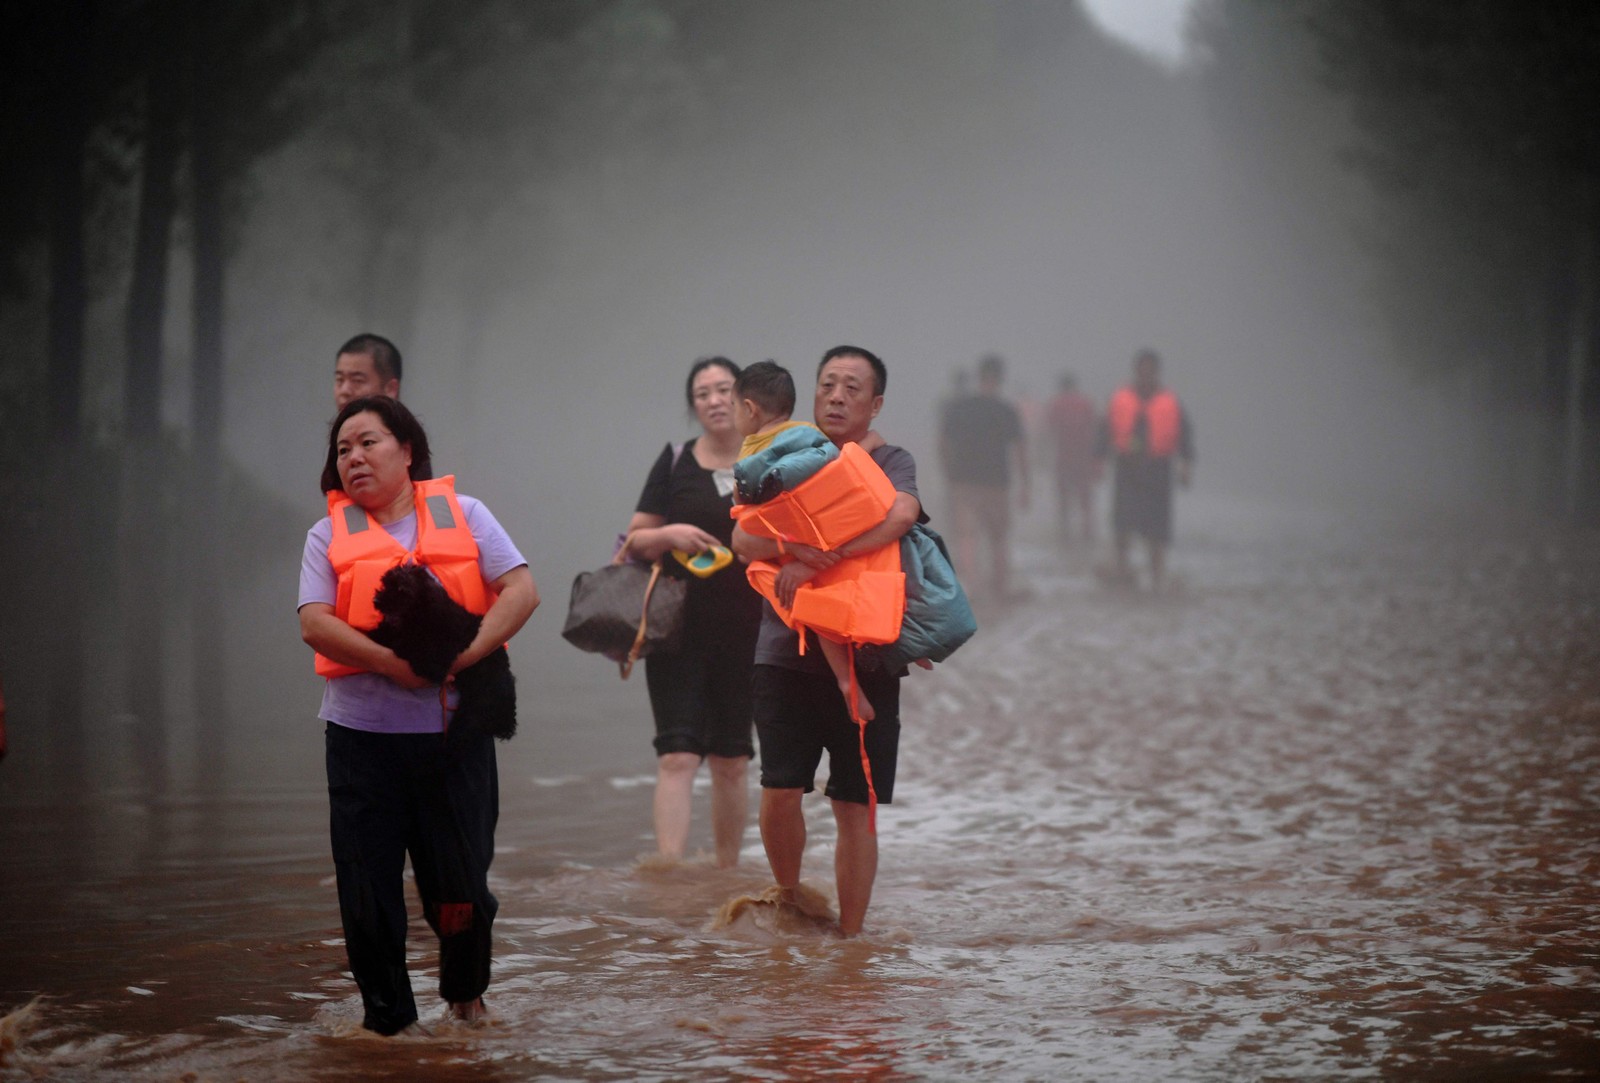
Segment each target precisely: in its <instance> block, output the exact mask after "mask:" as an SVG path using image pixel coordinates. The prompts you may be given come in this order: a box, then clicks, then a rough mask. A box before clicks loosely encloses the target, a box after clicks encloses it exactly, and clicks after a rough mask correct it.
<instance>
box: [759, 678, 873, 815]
mask: <svg viewBox="0 0 1600 1083" xmlns="http://www.w3.org/2000/svg"><path fill="white" fill-rule="evenodd" d="M858 678H859V680H860V682H861V689H862V691H863V692H865V693H866V696H867V699H868V701H869V702H870V703H871V704H872V709H873V711H874V712H876V714H877V717H876V718H874V719H873V720H872V721H871V722H868V723H867V756H868V758H869V759H870V760H871V761H872V785H873V788H874V789H875V790H876V791H877V794H878V801H879V802H880V803H881V804H888V803H889V802H890V801H891V800H893V799H894V774H895V759H896V756H897V755H898V752H899V748H900V678H899V677H890V676H887V675H885V674H884V673H882V672H872V671H868V672H861V673H858ZM752 685H753V687H754V690H755V714H756V733H757V735H758V736H759V737H760V740H761V785H762V786H763V787H765V788H767V789H774V790H796V789H797V790H805V791H806V792H807V793H810V792H811V790H812V789H813V788H814V780H815V778H816V774H817V767H818V766H819V765H820V764H821V762H822V752H823V750H824V749H826V750H827V752H828V785H827V787H826V788H825V789H824V790H823V792H824V793H825V794H827V795H828V796H829V797H830V798H832V799H834V800H835V801H853V802H855V803H856V804H860V805H864V804H866V803H867V776H866V773H865V772H864V771H862V769H861V744H860V737H859V736H858V730H857V728H856V724H855V722H854V721H853V720H852V719H851V718H850V713H849V711H847V710H846V709H845V704H844V697H843V696H842V695H840V694H839V686H838V685H837V684H835V683H834V679H833V675H832V674H831V673H804V672H801V671H799V670H794V669H787V668H785V667H783V666H770V665H758V666H756V669H755V677H754V679H753V681H752Z"/></svg>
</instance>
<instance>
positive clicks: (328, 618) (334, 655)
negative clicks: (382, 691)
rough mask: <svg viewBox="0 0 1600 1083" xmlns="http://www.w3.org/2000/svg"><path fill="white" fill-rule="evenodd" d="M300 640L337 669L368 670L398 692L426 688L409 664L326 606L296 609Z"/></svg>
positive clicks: (319, 604) (423, 681)
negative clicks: (334, 664)
mask: <svg viewBox="0 0 1600 1083" xmlns="http://www.w3.org/2000/svg"><path fill="white" fill-rule="evenodd" d="M300 638H301V639H303V640H305V642H306V645H307V646H309V647H310V648H311V649H312V650H314V651H316V652H317V653H318V654H320V655H322V656H323V657H325V658H330V659H332V660H333V661H335V662H338V663H340V664H341V665H346V666H355V667H356V668H357V669H365V670H370V671H371V672H373V673H377V674H380V675H382V676H384V677H387V678H389V679H390V680H391V681H393V682H394V683H395V684H398V685H399V686H400V687H402V688H426V687H428V682H427V681H425V680H423V679H422V678H421V677H419V676H417V674H416V672H415V671H414V670H412V668H411V663H409V662H407V661H405V660H404V659H402V658H401V657H400V656H399V655H397V654H395V653H394V651H392V650H390V649H389V648H388V647H384V646H380V645H379V644H377V643H374V642H373V641H372V640H371V639H370V638H369V637H368V636H366V635H365V634H364V633H362V632H359V631H357V630H356V629H355V628H353V627H351V626H350V625H349V624H346V623H345V622H344V621H342V620H340V619H339V618H338V616H336V615H335V614H334V611H333V606H331V605H329V604H328V603H326V602H307V603H306V604H305V605H303V606H301V607H300Z"/></svg>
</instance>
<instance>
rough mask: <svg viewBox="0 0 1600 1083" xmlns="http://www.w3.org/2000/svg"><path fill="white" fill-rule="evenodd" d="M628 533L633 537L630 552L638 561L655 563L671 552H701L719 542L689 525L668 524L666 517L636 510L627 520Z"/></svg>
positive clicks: (713, 536) (719, 543) (712, 536)
mask: <svg viewBox="0 0 1600 1083" xmlns="http://www.w3.org/2000/svg"><path fill="white" fill-rule="evenodd" d="M628 533H629V534H632V535H633V545H632V547H631V551H632V553H633V555H634V556H636V557H638V558H639V559H640V560H655V559H656V558H657V557H659V556H661V555H663V554H664V553H666V552H668V551H669V550H672V549H682V550H683V551H684V552H686V553H703V552H705V551H706V550H707V549H709V548H711V547H712V546H713V545H721V544H722V543H721V542H719V541H718V540H717V539H716V536H715V535H713V534H709V533H707V532H706V531H704V530H701V529H700V528H699V527H697V526H693V525H691V524H689V523H669V522H667V520H666V516H663V515H652V514H650V513H649V512H643V511H636V512H634V513H633V518H632V519H629V520H628Z"/></svg>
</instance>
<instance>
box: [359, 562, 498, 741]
mask: <svg viewBox="0 0 1600 1083" xmlns="http://www.w3.org/2000/svg"><path fill="white" fill-rule="evenodd" d="M374 604H375V605H376V606H377V608H378V612H379V613H382V614H383V621H382V623H380V624H379V625H378V627H376V628H374V629H373V630H372V631H371V632H369V633H367V634H368V635H370V636H371V637H372V638H373V640H374V641H376V642H378V643H381V644H383V645H384V646H385V647H388V648H389V649H390V650H392V651H394V653H395V654H397V655H399V656H400V657H401V658H403V659H405V660H406V661H407V662H409V663H410V664H411V668H412V669H413V670H415V671H416V674H417V676H419V677H422V678H424V679H425V680H429V681H432V682H433V683H434V684H443V683H444V679H445V677H446V675H448V674H449V672H450V664H451V663H452V662H454V661H455V660H456V655H458V654H460V653H461V652H462V651H463V650H465V649H466V647H467V645H468V644H470V643H471V642H472V637H473V636H475V635H477V634H478V626H479V625H480V624H481V623H483V621H482V618H481V617H478V616H476V615H474V614H472V613H469V612H467V610H466V609H464V608H463V607H462V606H461V605H460V604H459V603H457V602H456V600H455V599H454V598H452V597H450V595H449V594H448V593H446V592H445V589H444V587H442V586H440V585H439V581H438V580H437V579H435V578H434V577H433V576H432V575H430V574H429V573H428V571H427V570H426V569H425V568H422V567H421V566H419V565H416V564H401V565H398V566H396V567H393V568H390V569H389V570H388V571H387V572H385V573H384V574H383V580H382V582H380V583H379V586H378V593H377V596H376V598H375V599H374ZM456 689H457V691H458V692H459V693H460V702H459V703H458V704H457V706H456V714H455V718H454V720H453V721H451V723H450V732H451V733H487V734H489V735H490V736H492V737H498V738H500V740H502V741H509V740H510V739H511V737H512V736H513V735H514V734H515V733H516V732H517V689H516V680H515V678H513V677H512V676H511V659H510V658H509V657H508V656H507V654H506V649H505V647H503V646H501V647H496V648H495V649H494V650H492V651H490V652H489V653H488V654H486V655H484V656H483V657H482V658H481V659H479V660H478V661H476V662H474V663H473V664H472V665H470V666H468V667H467V668H466V669H463V670H462V671H461V672H460V673H457V674H456Z"/></svg>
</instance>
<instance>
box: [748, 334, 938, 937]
mask: <svg viewBox="0 0 1600 1083" xmlns="http://www.w3.org/2000/svg"><path fill="white" fill-rule="evenodd" d="M887 382H888V373H887V370H886V369H885V368H884V365H883V362H882V361H880V360H879V359H878V358H877V357H876V356H875V355H874V354H872V353H871V352H869V351H867V350H864V349H862V348H861V347H859V346H836V347H834V348H833V349H831V350H829V351H828V352H827V353H826V354H824V355H823V357H822V364H821V366H820V367H819V368H818V369H817V388H816V400H815V407H814V409H815V419H816V424H817V427H818V428H819V429H821V430H822V431H823V432H824V433H825V434H826V435H827V437H828V439H830V440H832V441H833V442H834V443H835V444H838V445H840V446H841V447H842V446H843V445H845V444H847V443H852V442H853V443H862V442H863V441H864V440H865V438H866V437H867V435H868V433H869V431H870V430H871V428H872V420H873V418H875V417H876V416H877V415H878V411H879V410H881V409H883V391H884V387H885V385H886V384H887ZM863 446H866V445H865V444H864V445H863ZM871 455H872V458H873V461H874V462H876V463H877V464H878V465H879V466H880V467H882V468H883V472H884V473H885V474H887V475H888V477H889V480H890V481H891V482H892V483H893V485H894V488H895V496H894V503H893V504H892V505H891V506H890V508H889V511H888V514H887V515H886V516H885V517H884V520H883V522H881V523H879V524H878V525H877V526H875V527H872V528H871V529H869V530H867V531H866V532H865V533H863V534H861V535H859V536H858V537H856V538H854V539H852V540H851V541H849V542H846V543H845V544H844V545H842V546H840V547H839V548H837V549H834V550H831V551H827V552H824V551H822V550H818V549H813V548H811V547H810V546H806V545H797V544H792V543H790V544H786V545H785V546H784V551H786V552H787V553H788V554H790V555H792V556H793V557H794V558H795V559H794V560H792V561H790V562H788V563H787V564H785V565H784V566H783V569H782V571H780V572H779V575H778V583H777V591H778V597H779V600H780V601H782V602H783V603H784V604H785V605H787V604H789V603H791V602H792V601H793V600H794V592H795V590H797V589H798V588H799V587H800V586H801V584H803V583H805V582H807V581H808V580H809V579H811V577H812V576H814V575H816V574H817V572H819V571H821V570H822V569H824V568H828V567H832V566H833V565H834V564H837V563H838V562H839V561H840V560H842V559H844V558H845V557H849V556H855V555H857V554H860V553H866V552H871V551H872V550H874V549H879V548H881V547H883V546H885V545H898V544H899V541H900V537H901V535H903V534H904V533H905V532H906V531H908V530H910V529H911V527H912V525H913V524H914V523H916V522H917V521H918V519H919V518H921V517H922V502H921V501H920V500H919V499H918V497H917V466H916V462H915V460H913V459H912V457H911V453H910V452H909V451H906V450H905V449H904V448H900V447H895V446H893V445H887V444H886V445H882V446H879V447H877V448H875V449H874V450H873V451H871ZM733 549H734V552H736V553H738V554H739V555H740V556H741V557H743V558H744V559H745V560H776V559H778V557H779V556H780V551H779V549H778V546H777V543H775V542H773V541H770V540H768V539H766V538H760V537H756V536H754V535H751V534H746V533H745V532H744V531H743V530H742V529H740V528H739V527H735V528H734V531H733ZM810 634H812V633H808V635H810ZM901 676H902V673H885V672H883V671H881V670H879V671H871V670H868V671H860V672H859V673H858V677H859V680H860V685H861V690H862V692H863V693H864V694H865V695H866V697H867V699H868V700H869V701H870V702H871V704H872V708H873V711H874V712H875V717H874V718H873V719H872V721H870V722H868V723H867V725H866V729H865V745H866V751H867V758H868V759H869V761H870V762H871V770H872V791H875V792H876V794H877V798H878V801H879V802H880V803H884V804H887V803H888V802H889V801H891V800H892V799H893V796H894V775H895V757H896V754H897V752H898V750H899V743H900V677H901ZM752 686H753V690H754V694H755V697H754V698H755V720H756V733H757V734H758V735H759V736H760V744H761V842H762V845H763V846H764V847H765V848H766V851H767V862H768V864H770V865H771V866H772V875H773V877H774V878H775V879H776V880H777V882H778V886H779V887H780V888H783V889H784V890H785V892H788V893H790V894H791V895H792V893H793V892H794V890H795V888H796V887H798V886H799V883H800V862H801V858H802V857H803V856H804V854H805V846H806V821H805V813H804V811H803V810H802V808H801V799H802V798H803V797H804V796H805V794H806V793H808V792H809V791H810V790H811V789H812V788H813V785H814V778H815V775H816V770H817V767H818V766H819V765H820V764H821V762H822V753H823V751H824V750H826V751H827V753H828V776H829V777H828V783H827V787H826V789H825V791H824V792H825V793H826V794H827V795H828V797H829V798H831V799H832V802H833V818H834V823H835V824H836V825H837V827H838V840H837V843H836V850H835V856H834V877H835V881H836V883H837V886H838V892H839V930H840V932H842V933H843V934H844V935H845V936H854V935H856V934H857V933H859V932H860V931H861V926H862V922H863V921H864V920H865V918H866V913H867V904H868V903H869V902H871V900H872V885H873V881H874V880H875V879H876V878H877V875H878V837H877V835H876V834H874V832H873V827H872V814H871V806H870V804H869V800H870V797H869V792H870V791H869V790H868V786H867V775H866V771H865V770H864V769H863V767H862V763H861V760H862V757H861V751H860V749H861V741H862V737H861V736H860V735H859V732H858V730H857V728H856V724H855V722H854V721H853V720H852V719H851V717H850V712H849V710H848V709H847V708H846V706H845V701H844V696H843V695H842V694H841V693H840V691H839V686H838V684H837V683H836V682H835V680H834V678H833V674H832V673H831V672H830V671H829V669H828V666H827V663H826V662H824V661H823V658H822V652H821V650H820V649H818V647H817V644H816V643H815V641H814V637H813V642H811V643H809V644H808V645H807V649H806V653H805V654H803V655H802V654H801V653H800V639H799V636H798V635H797V634H796V633H795V632H794V631H793V630H791V629H790V628H788V627H787V626H786V625H785V624H784V623H783V621H782V620H780V619H779V617H778V615H777V613H776V612H774V610H773V608H772V606H771V605H770V604H767V603H763V605H762V614H761V630H760V633H759V635H758V637H757V639H756V668H755V677H754V679H753V682H752Z"/></svg>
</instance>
